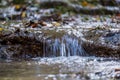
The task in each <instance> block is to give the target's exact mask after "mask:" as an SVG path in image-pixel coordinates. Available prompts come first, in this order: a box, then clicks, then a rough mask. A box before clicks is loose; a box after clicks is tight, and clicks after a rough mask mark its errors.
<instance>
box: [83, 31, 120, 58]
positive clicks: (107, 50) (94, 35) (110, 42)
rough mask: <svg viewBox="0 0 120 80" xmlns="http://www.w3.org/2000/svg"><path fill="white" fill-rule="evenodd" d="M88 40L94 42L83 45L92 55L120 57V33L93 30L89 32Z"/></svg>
mask: <svg viewBox="0 0 120 80" xmlns="http://www.w3.org/2000/svg"><path fill="white" fill-rule="evenodd" d="M85 37H86V39H87V40H90V41H92V42H85V43H83V44H82V45H83V47H84V49H85V50H86V51H87V52H89V53H90V54H94V55H95V56H101V57H116V58H119V57H120V54H119V53H120V32H119V31H118V32H113V31H109V30H95V31H94V30H92V31H90V32H87V34H86V36H85Z"/></svg>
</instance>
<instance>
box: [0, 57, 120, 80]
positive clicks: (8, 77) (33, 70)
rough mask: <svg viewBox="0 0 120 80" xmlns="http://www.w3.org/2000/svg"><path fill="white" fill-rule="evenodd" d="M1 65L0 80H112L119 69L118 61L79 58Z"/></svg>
mask: <svg viewBox="0 0 120 80" xmlns="http://www.w3.org/2000/svg"><path fill="white" fill-rule="evenodd" d="M0 65H1V66H0V80H115V79H114V77H115V76H116V75H118V74H116V72H115V69H120V61H119V60H115V59H105V58H95V57H78V56H72V57H55V58H33V60H32V61H20V62H19V61H16V62H15V61H9V60H8V61H6V62H2V61H1V62H0ZM118 80H119V79H118Z"/></svg>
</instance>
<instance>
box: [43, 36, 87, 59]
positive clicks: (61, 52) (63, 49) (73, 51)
mask: <svg viewBox="0 0 120 80" xmlns="http://www.w3.org/2000/svg"><path fill="white" fill-rule="evenodd" d="M81 43H82V42H81V41H80V40H79V39H78V38H76V37H71V36H68V35H64V36H63V37H60V38H55V39H51V38H49V39H45V40H44V44H43V53H44V57H57V56H87V55H88V54H87V53H86V52H85V50H84V49H83V48H82V46H81Z"/></svg>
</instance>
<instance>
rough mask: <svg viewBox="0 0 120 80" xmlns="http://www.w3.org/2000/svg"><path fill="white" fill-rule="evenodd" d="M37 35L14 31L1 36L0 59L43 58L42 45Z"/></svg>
mask: <svg viewBox="0 0 120 80" xmlns="http://www.w3.org/2000/svg"><path fill="white" fill-rule="evenodd" d="M36 36H37V35H36V34H33V33H29V32H27V31H21V30H19V29H18V30H16V31H15V32H14V33H9V34H1V39H0V52H1V54H0V57H1V58H21V59H22V58H31V57H36V56H43V52H42V51H43V49H42V48H43V47H42V46H43V44H42V43H41V42H40V41H39V40H38V39H36V38H37V37H36Z"/></svg>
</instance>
